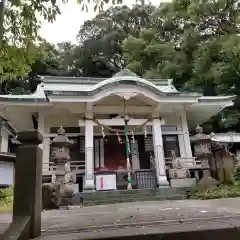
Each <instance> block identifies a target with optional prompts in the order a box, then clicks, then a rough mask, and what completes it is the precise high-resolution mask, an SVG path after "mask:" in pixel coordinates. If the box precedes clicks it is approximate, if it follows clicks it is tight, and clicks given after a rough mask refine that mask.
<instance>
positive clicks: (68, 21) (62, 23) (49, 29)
mask: <svg viewBox="0 0 240 240" xmlns="http://www.w3.org/2000/svg"><path fill="white" fill-rule="evenodd" d="M59 1H60V0H59ZM60 2H61V1H60ZM151 2H152V3H153V4H159V3H160V2H161V0H151ZM126 3H127V5H128V6H132V4H134V3H135V0H125V4H126ZM60 10H61V15H59V16H57V18H56V21H54V22H53V23H48V22H47V21H46V22H43V24H42V28H41V30H40V34H41V36H42V37H43V38H45V39H46V40H47V41H48V42H51V43H53V44H56V43H59V42H65V41H71V42H73V43H75V42H76V36H77V33H78V31H79V28H80V26H81V25H82V24H83V23H84V21H86V20H90V19H92V18H93V17H94V16H95V15H96V14H97V13H95V12H94V11H93V8H91V7H90V8H89V10H88V12H85V11H81V7H80V5H79V4H77V0H68V3H66V4H63V3H60Z"/></svg>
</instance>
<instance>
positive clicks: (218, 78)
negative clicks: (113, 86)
mask: <svg viewBox="0 0 240 240" xmlns="http://www.w3.org/2000/svg"><path fill="white" fill-rule="evenodd" d="M239 9H240V8H239V1H237V0H227V1H226V0H216V1H209V0H202V1H199V0H173V1H172V2H167V3H162V4H161V5H160V6H159V8H158V9H157V10H156V11H155V12H154V13H153V14H152V16H151V22H152V26H151V28H143V29H141V32H140V35H139V37H136V36H134V35H130V36H129V37H128V38H127V39H126V40H124V42H123V45H122V47H123V55H124V59H125V61H126V62H127V67H128V68H130V69H131V70H133V71H135V72H137V73H138V74H140V75H142V76H143V77H146V78H148V77H151V78H173V79H174V83H175V85H176V86H177V87H178V88H179V89H181V90H185V91H196V92H203V93H204V94H205V95H216V94H224V95H225V94H237V95H239V94H240V92H239V91H240V86H239V84H238V80H237V79H239V73H240V72H239V71H240V65H239V64H240V61H239V54H240V39H239V20H240V18H239V17H240V12H239V11H240V10H239ZM239 103H240V101H239V100H238V98H237V101H236V103H235V106H234V108H231V109H227V110H226V111H224V112H223V113H222V115H221V120H222V121H219V120H220V118H219V117H218V118H217V123H216V121H215V120H214V124H215V125H216V126H217V127H218V129H221V130H224V129H225V128H227V129H228V130H229V129H235V130H240V125H239V117H240V114H239V107H240V105H239ZM212 126H213V122H211V127H212ZM209 130H213V129H212V128H211V129H209Z"/></svg>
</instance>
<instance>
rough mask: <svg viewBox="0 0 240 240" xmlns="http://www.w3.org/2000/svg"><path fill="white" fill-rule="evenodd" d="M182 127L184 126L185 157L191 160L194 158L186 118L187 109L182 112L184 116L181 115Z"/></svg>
mask: <svg viewBox="0 0 240 240" xmlns="http://www.w3.org/2000/svg"><path fill="white" fill-rule="evenodd" d="M181 125H182V131H183V141H184V149H185V157H187V158H191V157H192V148H191V141H190V137H189V130H188V123H187V116H186V110H185V109H184V110H183V111H182V114H181ZM181 157H183V156H181Z"/></svg>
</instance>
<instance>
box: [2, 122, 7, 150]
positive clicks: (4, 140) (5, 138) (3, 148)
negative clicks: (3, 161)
mask: <svg viewBox="0 0 240 240" xmlns="http://www.w3.org/2000/svg"><path fill="white" fill-rule="evenodd" d="M0 147H1V152H8V132H7V131H6V130H5V129H4V127H3V126H2V129H1V146H0Z"/></svg>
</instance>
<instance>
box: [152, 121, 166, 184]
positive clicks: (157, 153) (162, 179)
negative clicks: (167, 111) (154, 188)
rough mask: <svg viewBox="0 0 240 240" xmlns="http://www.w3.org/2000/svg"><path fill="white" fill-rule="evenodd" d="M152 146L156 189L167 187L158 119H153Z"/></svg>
mask: <svg viewBox="0 0 240 240" xmlns="http://www.w3.org/2000/svg"><path fill="white" fill-rule="evenodd" d="M153 144H154V158H155V167H156V175H157V183H158V187H159V188H161V187H169V182H168V180H167V176H166V170H165V159H164V154H163V140H162V129H161V120H160V119H153Z"/></svg>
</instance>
